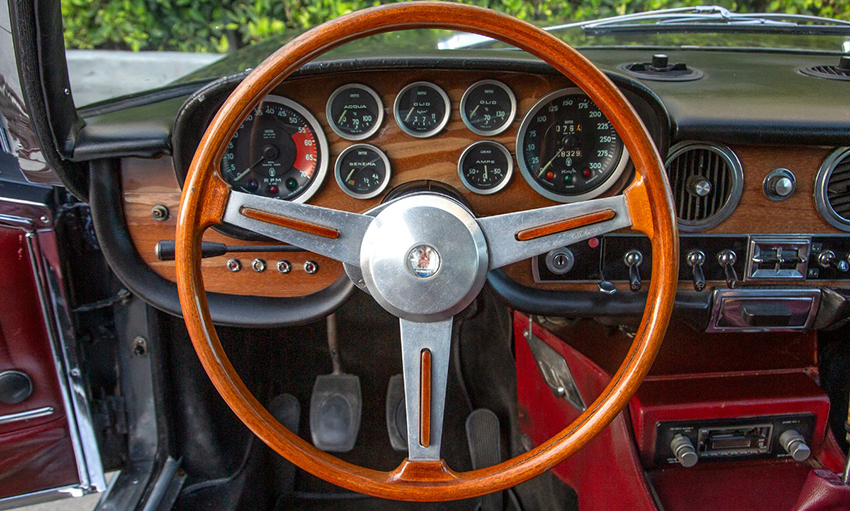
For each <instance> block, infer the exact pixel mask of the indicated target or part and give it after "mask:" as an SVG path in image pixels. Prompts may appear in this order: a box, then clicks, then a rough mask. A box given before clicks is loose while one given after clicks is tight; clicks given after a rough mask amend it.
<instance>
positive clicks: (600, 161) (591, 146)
mask: <svg viewBox="0 0 850 511" xmlns="http://www.w3.org/2000/svg"><path fill="white" fill-rule="evenodd" d="M517 161H518V164H519V168H520V171H521V172H522V175H523V177H524V178H525V180H526V181H528V183H529V184H530V185H531V187H532V188H534V189H535V190H536V191H537V192H539V193H540V194H541V195H543V196H544V197H547V198H549V199H552V200H555V201H558V202H574V201H579V200H585V199H591V198H593V197H597V196H598V195H600V194H602V193H603V192H604V191H605V190H607V189H608V187H609V186H610V185H611V184H613V183H614V182H615V181H616V180H617V179H618V178H619V177H620V175H622V173H623V170H624V169H625V167H626V163H627V161H628V153H627V152H626V149H625V147H623V143H622V141H621V140H620V137H619V136H618V135H617V132H616V131H615V130H614V127H613V125H612V124H611V123H610V122H609V121H608V119H607V118H606V117H605V115H603V114H602V112H601V111H600V110H599V107H597V106H596V104H595V103H593V101H591V100H590V98H588V97H587V95H585V94H584V93H583V92H582V91H581V89H577V88H573V89H564V90H560V91H557V92H553V93H551V94H548V95H547V96H545V97H543V98H542V99H541V100H540V101H538V102H537V103H536V104H535V105H534V106H533V107H532V108H531V111H529V113H528V115H527V116H526V117H525V119H524V120H523V122H522V125H521V126H520V129H519V134H518V135H517Z"/></svg>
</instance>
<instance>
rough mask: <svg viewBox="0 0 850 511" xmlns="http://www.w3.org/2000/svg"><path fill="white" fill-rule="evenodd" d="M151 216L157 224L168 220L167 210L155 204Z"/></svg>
mask: <svg viewBox="0 0 850 511" xmlns="http://www.w3.org/2000/svg"><path fill="white" fill-rule="evenodd" d="M151 216H152V217H153V219H154V220H156V221H157V222H164V221H166V220H168V216H169V212H168V208H167V207H165V206H163V205H162V204H157V205H156V206H154V207H153V208H152V209H151Z"/></svg>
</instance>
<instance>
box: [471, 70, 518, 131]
mask: <svg viewBox="0 0 850 511" xmlns="http://www.w3.org/2000/svg"><path fill="white" fill-rule="evenodd" d="M515 114H516V96H514V93H513V92H512V91H511V89H509V88H508V86H507V85H505V84H504V83H502V82H498V81H496V80H481V81H480V82H476V83H474V84H472V86H470V87H469V88H468V89H466V92H464V93H463V97H462V98H461V99H460V116H461V118H462V119H463V123H464V124H466V127H467V128H469V129H470V131H472V132H473V133H475V134H477V135H484V136H485V137H488V136H492V135H498V134H499V133H501V132H503V131H505V130H506V129H508V126H510V124H511V122H513V120H514V115H515Z"/></svg>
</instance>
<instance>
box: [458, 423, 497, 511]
mask: <svg viewBox="0 0 850 511" xmlns="http://www.w3.org/2000/svg"><path fill="white" fill-rule="evenodd" d="M466 440H467V441H468V442H469V456H470V458H472V469H473V470H478V469H480V468H487V467H492V466H493V465H498V464H499V463H501V462H502V431H501V427H500V426H499V418H498V417H497V416H496V414H495V413H493V412H492V411H491V410H488V409H486V408H479V409H477V410H475V411H473V412H472V413H470V414H469V417H467V418H466ZM502 506H503V498H502V492H500V491H498V492H496V493H491V494H489V495H483V496H481V497H480V507H479V509H480V510H481V511H502V509H503V507H502Z"/></svg>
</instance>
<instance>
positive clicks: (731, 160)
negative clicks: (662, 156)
mask: <svg viewBox="0 0 850 511" xmlns="http://www.w3.org/2000/svg"><path fill="white" fill-rule="evenodd" d="M696 149H705V150H707V151H711V152H713V153H715V154H717V155H719V156H720V157H721V158H723V159H724V160H725V161H726V163H727V164H728V165H729V167H730V168H731V170H732V179H733V183H732V193H731V194H730V195H729V200H728V201H726V204H724V205H723V207H721V208H720V210H718V211H717V212H716V213H715V214H713V215H712V216H710V217H708V218H706V219H705V220H700V221H698V222H693V221H687V220H682V219H680V218H678V215H676V217H677V218H676V219H677V220H678V223H679V230H680V231H682V232H700V231H705V230H708V229H711V228H713V227H717V226H718V225H720V224H721V223H722V222H723V221H724V220H726V219H727V218H729V215H731V214H732V213H733V212H734V211H735V208H737V207H738V203H739V202H740V201H741V196H742V195H743V194H744V169H743V167H742V166H741V160H740V159H738V155H737V154H735V152H734V151H733V150H732V149H730V148H729V146H727V145H725V144H719V143H714V142H692V141H685V142H679V143H678V144H676V145H674V146H673V147H671V148H670V153H669V154H668V156H667V160H665V162H664V170H665V172H667V173H668V175H669V169H668V167H669V165H670V163H671V162H672V161H673V160H675V159H676V158H678V157H679V156H681V155H682V153H685V152H687V151H690V150H696Z"/></svg>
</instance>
